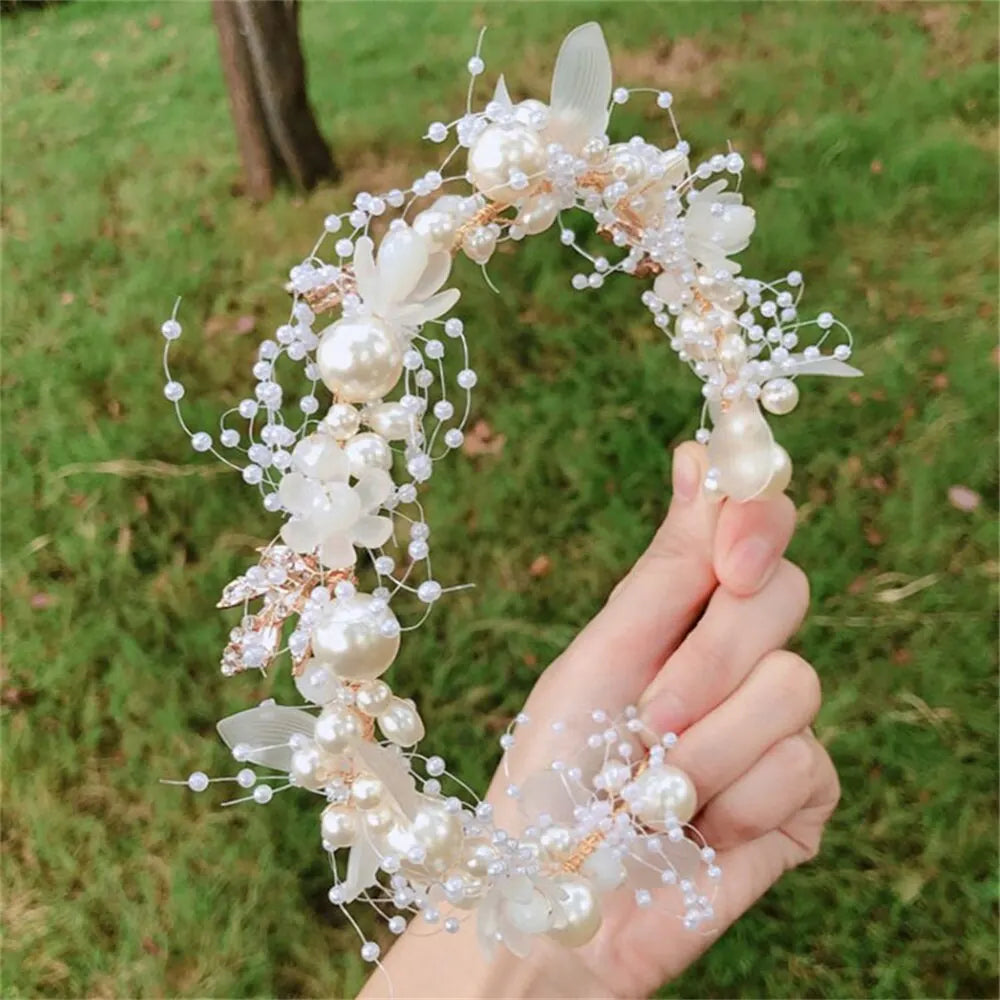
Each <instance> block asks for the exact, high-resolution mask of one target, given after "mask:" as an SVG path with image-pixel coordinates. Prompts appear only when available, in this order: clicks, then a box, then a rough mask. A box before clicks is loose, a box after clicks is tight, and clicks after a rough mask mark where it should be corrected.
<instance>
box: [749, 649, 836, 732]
mask: <svg viewBox="0 0 1000 1000" xmlns="http://www.w3.org/2000/svg"><path fill="white" fill-rule="evenodd" d="M763 666H764V670H765V673H766V675H767V676H768V678H769V681H770V683H771V684H772V685H773V686H774V687H775V688H777V689H778V691H779V692H780V696H781V697H782V698H783V699H785V700H788V701H790V702H791V703H792V704H795V705H798V706H801V708H802V711H803V713H804V714H805V715H807V716H808V718H809V719H812V717H813V716H814V715H815V714H816V713H817V712H818V711H819V707H820V703H821V701H822V697H823V691H822V686H821V685H820V680H819V674H817V673H816V671H815V669H814V668H813V666H812V664H811V663H808V662H807V661H806V660H804V659H802V657H801V656H799V655H797V654H796V653H792V652H790V651H789V650H787V649H779V650H776V651H775V652H773V653H770V654H768V656H767V657H765V659H764V664H763Z"/></svg>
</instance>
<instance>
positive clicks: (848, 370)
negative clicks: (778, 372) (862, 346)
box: [792, 354, 864, 378]
mask: <svg viewBox="0 0 1000 1000" xmlns="http://www.w3.org/2000/svg"><path fill="white" fill-rule="evenodd" d="M792 360H793V361H794V362H795V374H796V375H834V376H837V377H839V378H857V377H858V376H859V375H863V374H864V372H862V371H861V370H860V369H859V368H855V367H854V366H853V365H849V364H847V362H846V361H838V360H837V358H815V359H813V360H810V361H807V360H806V359H805V358H804V357H803V356H802V355H801V354H793V355H792Z"/></svg>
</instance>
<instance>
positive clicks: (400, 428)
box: [365, 403, 417, 441]
mask: <svg viewBox="0 0 1000 1000" xmlns="http://www.w3.org/2000/svg"><path fill="white" fill-rule="evenodd" d="M365 423H366V424H367V425H368V426H369V427H370V428H371V429H372V430H373V431H374V432H375V433H376V434H379V435H381V436H382V437H383V438H385V440H386V441H411V440H413V439H414V438H415V437H416V434H417V418H416V416H415V415H414V414H413V413H411V412H410V411H409V410H407V409H406V407H404V406H403V404H402V403H379V404H377V405H376V406H369V407H368V409H367V410H365Z"/></svg>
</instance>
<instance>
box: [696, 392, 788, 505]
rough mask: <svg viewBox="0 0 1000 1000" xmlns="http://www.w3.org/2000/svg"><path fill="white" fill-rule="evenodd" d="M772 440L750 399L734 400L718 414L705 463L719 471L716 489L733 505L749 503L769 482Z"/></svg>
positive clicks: (769, 431) (758, 409) (771, 462)
mask: <svg viewBox="0 0 1000 1000" xmlns="http://www.w3.org/2000/svg"><path fill="white" fill-rule="evenodd" d="M773 447H774V438H773V437H772V435H771V429H770V427H768V426H767V421H766V420H765V419H764V415H763V414H762V413H761V412H760V407H758V406H757V403H756V402H755V401H754V400H752V399H747V398H746V397H743V398H742V399H738V400H734V401H733V402H732V403H731V404H730V406H729V409H728V410H726V411H725V412H722V413H719V414H718V419H717V420H716V421H715V427H714V428H713V430H712V437H711V438H710V439H709V442H708V463H709V465H710V466H711V467H713V468H715V469H717V470H718V473H719V476H718V481H719V489H720V490H721V492H723V493H724V494H726V496H729V497H731V498H732V499H733V500H736V501H743V500H752V499H753V498H754V497H755V496H757V495H758V494H759V493H760V492H761V491H762V490H764V489H765V488H766V486H767V484H768V483H769V482H770V481H771V477H772V475H773V472H774V453H773V450H772V449H773Z"/></svg>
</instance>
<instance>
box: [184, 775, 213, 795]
mask: <svg viewBox="0 0 1000 1000" xmlns="http://www.w3.org/2000/svg"><path fill="white" fill-rule="evenodd" d="M187 786H188V788H190V789H191V791H192V792H203V791H205V789H206V788H208V775H207V774H205V772H204V771H193V772H192V773H191V774H190V775H189V776H188V780H187Z"/></svg>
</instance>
